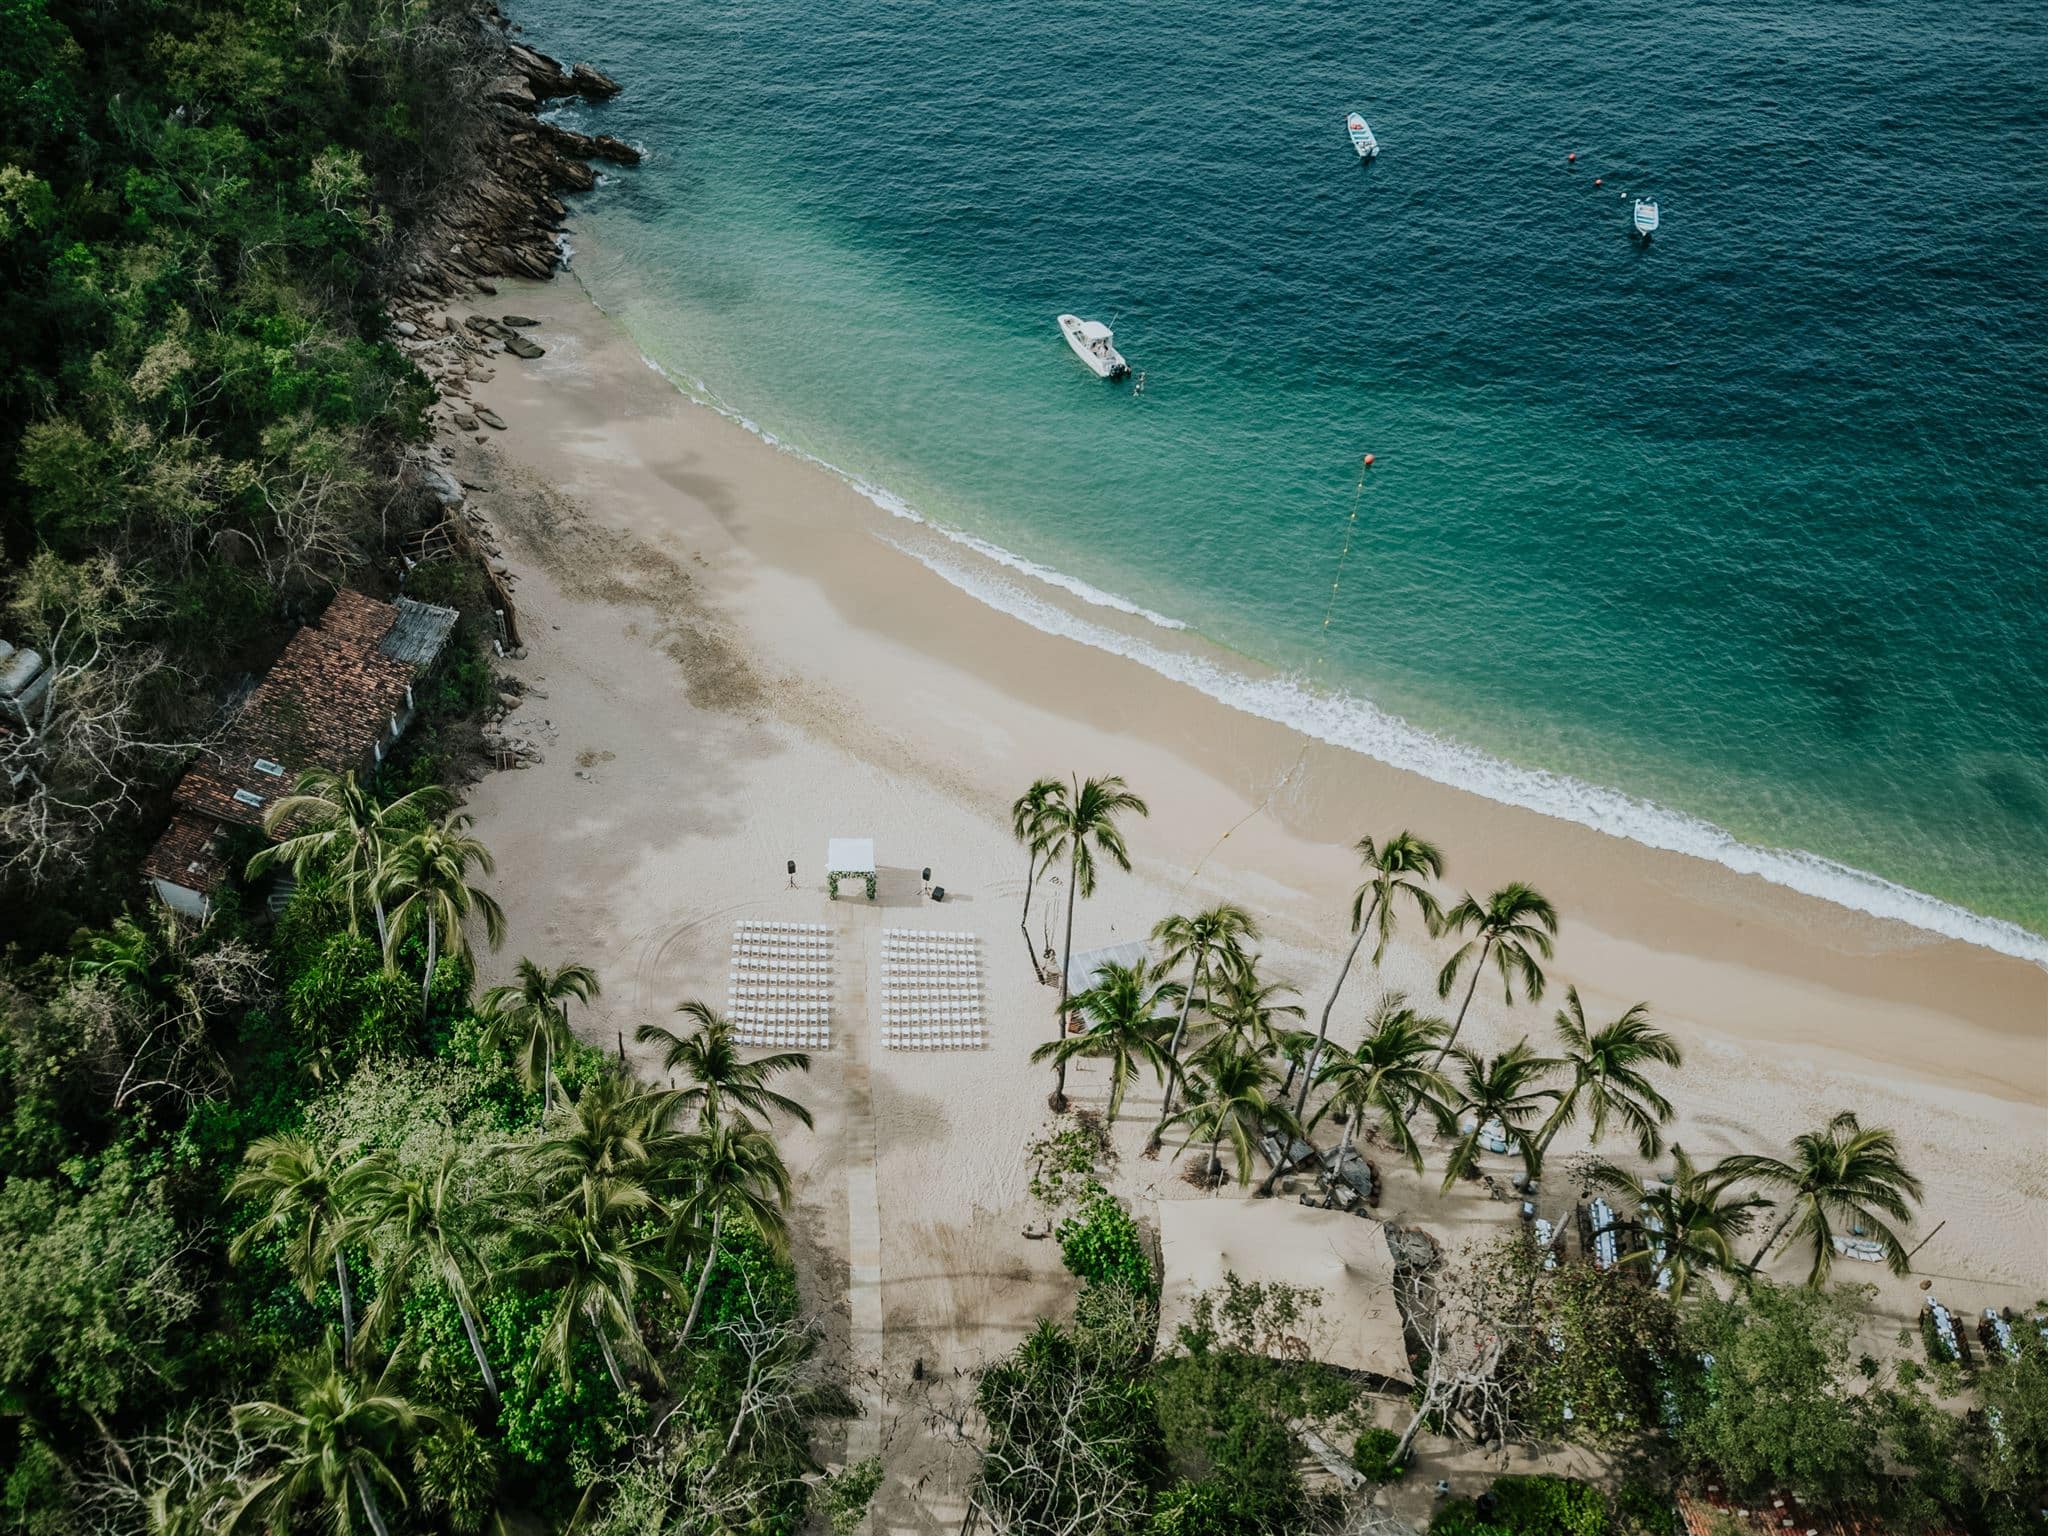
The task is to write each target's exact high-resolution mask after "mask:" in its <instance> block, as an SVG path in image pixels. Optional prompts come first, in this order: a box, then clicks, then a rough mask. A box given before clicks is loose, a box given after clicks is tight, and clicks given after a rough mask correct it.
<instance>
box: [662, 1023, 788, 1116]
mask: <svg viewBox="0 0 2048 1536" xmlns="http://www.w3.org/2000/svg"><path fill="white" fill-rule="evenodd" d="M676 1012H677V1013H680V1014H681V1015H682V1016H683V1017H684V1018H686V1019H689V1020H690V1021H691V1022H692V1023H694V1024H695V1025H696V1026H697V1027H696V1028H695V1029H692V1030H690V1031H689V1032H688V1033H687V1034H677V1033H676V1032H675V1031H674V1030H672V1029H668V1028H666V1027H664V1026H663V1025H660V1024H642V1025H641V1026H640V1027H639V1028H638V1029H637V1030H635V1031H634V1032H633V1038H634V1039H635V1040H637V1041H639V1042H640V1044H642V1045H653V1044H656V1043H665V1044H666V1046H667V1049H666V1051H664V1053H663V1055H662V1058H661V1064H662V1066H663V1068H664V1069H665V1070H667V1071H669V1072H680V1073H682V1074H683V1076H684V1077H686V1078H687V1079H689V1084H690V1086H689V1087H687V1088H679V1089H676V1090H675V1091H674V1092H673V1093H671V1094H670V1095H668V1106H669V1108H670V1111H671V1113H673V1112H675V1111H678V1110H680V1111H685V1112H686V1111H688V1110H691V1109H695V1110H696V1111H697V1118H698V1120H699V1121H700V1122H702V1123H703V1124H706V1125H711V1124H715V1123H717V1122H718V1121H719V1120H720V1119H721V1118H722V1117H723V1116H724V1113H725V1107H726V1105H727V1104H731V1105H732V1106H733V1107H734V1108H735V1109H737V1110H739V1111H740V1112H741V1113H742V1114H750V1115H758V1116H760V1117H761V1118H762V1119H763V1120H765V1119H767V1118H768V1115H769V1113H770V1112H771V1111H780V1112H781V1113H782V1114H785V1115H788V1116H789V1117H790V1118H791V1119H793V1120H796V1121H797V1122H799V1123H800V1124H802V1125H804V1126H807V1127H808V1126H809V1125H810V1124H811V1112H810V1111H809V1110H808V1109H805V1108H804V1107H803V1105H801V1104H799V1103H798V1102H797V1101H796V1100H795V1099H792V1098H790V1097H789V1096H788V1095H787V1094H781V1093H777V1092H776V1091H775V1090H774V1089H772V1088H770V1087H769V1086H768V1083H769V1081H770V1080H771V1079H773V1078H776V1077H780V1076H781V1075H782V1074H783V1073H785V1072H808V1071H810V1070H811V1058H810V1057H809V1056H807V1055H805V1054H804V1053H803V1052H802V1051H774V1052H771V1053H770V1054H768V1055H766V1056H756V1057H754V1058H753V1059H752V1060H751V1061H750V1060H748V1059H747V1058H745V1057H743V1056H741V1055H740V1051H739V1037H738V1035H737V1034H736V1032H735V1031H734V1029H733V1026H732V1021H731V1020H729V1019H727V1018H726V1017H725V1016H724V1015H723V1014H721V1013H720V1012H719V1011H718V1010H717V1009H716V1008H713V1007H712V1006H711V1005H710V1004H709V1003H701V1002H698V1001H696V1000H695V999H692V1000H691V1001H689V1002H687V1003H681V1004H678V1005H677V1007H676Z"/></svg>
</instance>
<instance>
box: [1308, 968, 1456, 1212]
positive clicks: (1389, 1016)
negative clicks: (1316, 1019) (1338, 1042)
mask: <svg viewBox="0 0 2048 1536" xmlns="http://www.w3.org/2000/svg"><path fill="white" fill-rule="evenodd" d="M1449 1027H1450V1026H1449V1025H1448V1024H1446V1023H1445V1022H1444V1021H1443V1020H1442V1019H1439V1018H1436V1017H1434V1016H1432V1015H1427V1014H1420V1013H1417V1012H1416V1011H1415V1010H1414V1009H1413V1008H1410V1007H1409V1006H1408V999H1407V997H1406V996H1404V995H1403V994H1402V993H1399V992H1390V993H1388V994H1387V995H1386V996H1385V997H1383V998H1381V999H1380V1001H1379V1004H1378V1006H1377V1007H1375V1008H1374V1009H1373V1011H1372V1017H1371V1019H1370V1020H1369V1021H1368V1023H1367V1026H1366V1032H1365V1038H1364V1039H1363V1040H1361V1041H1359V1042H1358V1048H1357V1049H1356V1050H1352V1051H1347V1050H1344V1049H1343V1048H1341V1047H1338V1048H1334V1049H1333V1050H1332V1051H1331V1052H1330V1054H1329V1056H1328V1058H1327V1059H1326V1060H1325V1061H1324V1062H1323V1065H1322V1069H1321V1070H1320V1071H1318V1072H1317V1073H1316V1081H1317V1082H1318V1083H1320V1084H1321V1085H1322V1086H1323V1087H1325V1088H1328V1089H1329V1090H1330V1097H1329V1098H1328V1099H1327V1100H1325V1101H1324V1103H1323V1107H1322V1108H1321V1109H1319V1110H1317V1111H1316V1116H1315V1118H1314V1119H1313V1120H1311V1121H1309V1123H1308V1129H1309V1130H1310V1131H1314V1130H1315V1128H1316V1127H1317V1126H1318V1125H1320V1124H1322V1122H1323V1120H1324V1119H1325V1118H1326V1117H1327V1116H1329V1115H1332V1114H1341V1115H1343V1116H1344V1139H1343V1140H1342V1141H1341V1142H1339V1143H1338V1146H1337V1158H1336V1162H1335V1164H1334V1166H1335V1167H1336V1168H1339V1169H1341V1168H1342V1167H1343V1166H1344V1159H1345V1157H1346V1156H1347V1155H1348V1154H1349V1153H1350V1151H1351V1141H1352V1138H1353V1137H1354V1136H1356V1135H1357V1134H1358V1126H1359V1122H1360V1121H1361V1120H1363V1119H1364V1118H1365V1116H1366V1114H1367V1113H1368V1112H1377V1113H1378V1115H1379V1117H1380V1125H1381V1127H1382V1128H1383V1129H1384V1130H1385V1131H1386V1133H1387V1136H1388V1139H1389V1140H1391V1141H1392V1142H1393V1143H1394V1145H1395V1146H1396V1147H1397V1148H1398V1149H1399V1150H1400V1152H1401V1154H1402V1155H1403V1156H1404V1157H1406V1158H1407V1159H1408V1161H1409V1163H1410V1164H1411V1165H1412V1166H1413V1167H1414V1169H1415V1171H1416V1172H1417V1173H1420V1172H1422V1144H1421V1143H1420V1142H1418V1141H1417V1140H1416V1139H1415V1133H1414V1131H1413V1130H1412V1129H1410V1127H1409V1125H1408V1118H1409V1116H1411V1115H1413V1114H1414V1113H1415V1111H1416V1110H1418V1109H1428V1110H1430V1111H1432V1112H1433V1113H1434V1114H1435V1115H1436V1117H1437V1119H1439V1120H1442V1119H1443V1118H1445V1116H1446V1114H1447V1113H1448V1108H1447V1104H1448V1101H1449V1099H1450V1097H1451V1085H1450V1084H1449V1083H1448V1082H1446V1081H1445V1080H1444V1079H1443V1078H1442V1077H1441V1076H1440V1075H1439V1074H1438V1073H1437V1072H1435V1071H1434V1070H1433V1069H1431V1068H1430V1067H1428V1066H1426V1065H1424V1063H1423V1059H1422V1058H1423V1057H1425V1056H1427V1055H1428V1054H1429V1053H1430V1051H1431V1049H1432V1048H1434V1047H1435V1045H1436V1043H1437V1042H1438V1041H1439V1040H1441V1039H1442V1038H1443V1036H1444V1031H1445V1030H1446V1029H1448V1028H1449Z"/></svg>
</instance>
